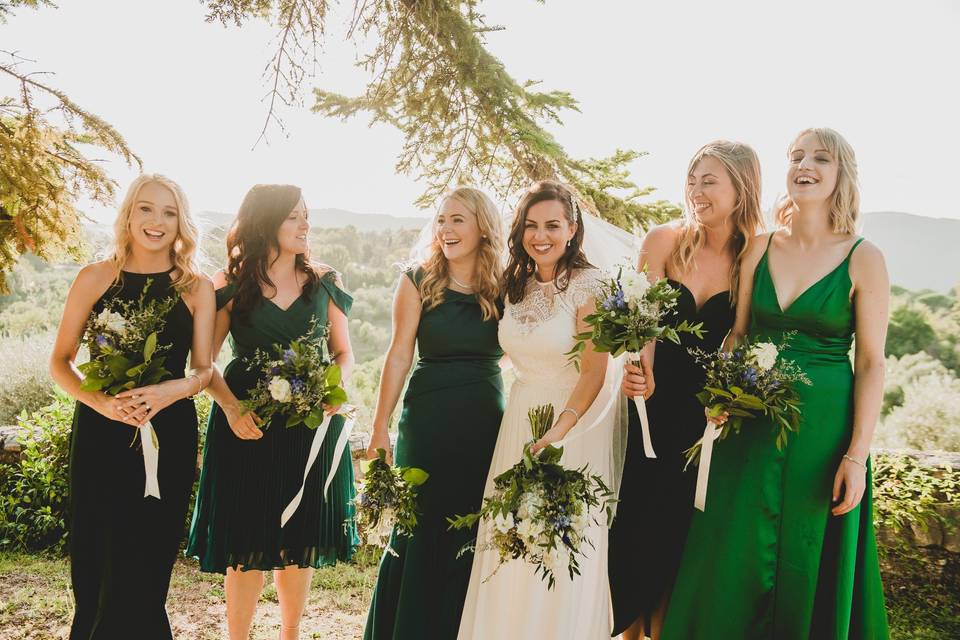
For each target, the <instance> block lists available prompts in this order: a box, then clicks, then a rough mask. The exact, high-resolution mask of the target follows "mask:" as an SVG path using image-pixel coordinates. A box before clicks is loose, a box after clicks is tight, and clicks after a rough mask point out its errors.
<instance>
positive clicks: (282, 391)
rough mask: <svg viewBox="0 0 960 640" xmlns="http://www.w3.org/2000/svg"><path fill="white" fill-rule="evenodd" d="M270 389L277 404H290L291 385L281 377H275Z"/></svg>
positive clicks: (271, 395)
mask: <svg viewBox="0 0 960 640" xmlns="http://www.w3.org/2000/svg"><path fill="white" fill-rule="evenodd" d="M268 388H269V389H270V397H271V398H273V399H274V400H276V401H277V402H290V398H291V394H290V383H289V382H287V381H286V380H284V379H283V378H281V377H280V376H274V378H273V380H271V381H270V386H269V387H268Z"/></svg>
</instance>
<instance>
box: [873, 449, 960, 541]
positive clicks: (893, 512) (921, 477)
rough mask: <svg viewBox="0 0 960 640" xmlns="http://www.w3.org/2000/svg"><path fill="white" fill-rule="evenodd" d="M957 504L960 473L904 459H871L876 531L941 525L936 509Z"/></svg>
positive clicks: (901, 457)
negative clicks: (938, 523) (935, 523)
mask: <svg viewBox="0 0 960 640" xmlns="http://www.w3.org/2000/svg"><path fill="white" fill-rule="evenodd" d="M943 504H960V471H954V470H953V469H952V468H951V467H949V466H944V467H943V468H941V469H931V468H929V467H925V466H923V465H921V464H920V463H919V462H918V461H917V460H916V459H915V458H913V457H911V456H908V455H891V454H886V453H880V454H877V455H875V456H873V512H874V513H873V521H874V524H875V525H876V527H877V528H880V529H890V530H892V531H904V530H909V529H911V528H915V529H922V530H926V529H927V527H928V526H929V525H930V523H931V522H940V523H944V522H945V521H944V519H943V516H942V515H941V514H940V513H939V512H938V511H937V509H936V507H937V506H939V505H943Z"/></svg>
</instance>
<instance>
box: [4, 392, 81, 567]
mask: <svg viewBox="0 0 960 640" xmlns="http://www.w3.org/2000/svg"><path fill="white" fill-rule="evenodd" d="M72 421H73V400H72V399H71V398H69V397H68V396H66V395H64V394H62V393H57V394H56V396H55V398H54V401H53V402H52V403H51V404H49V405H47V406H46V407H44V408H42V409H40V410H39V411H35V412H33V413H32V414H28V413H27V412H26V411H24V412H23V413H22V414H21V415H20V416H19V418H18V424H19V426H20V427H21V428H24V429H26V431H25V432H24V436H23V438H22V445H23V448H22V450H21V457H20V462H19V463H18V464H16V465H0V496H2V497H0V549H13V550H22V551H52V552H54V553H60V552H63V551H64V550H65V548H66V543H67V523H66V512H67V505H68V489H69V479H68V475H67V469H68V467H69V462H70V433H71V424H72Z"/></svg>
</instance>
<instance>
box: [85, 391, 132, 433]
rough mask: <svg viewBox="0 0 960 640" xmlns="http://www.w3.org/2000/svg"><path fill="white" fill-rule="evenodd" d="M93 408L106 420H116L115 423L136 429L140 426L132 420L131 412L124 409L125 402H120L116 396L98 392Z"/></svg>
mask: <svg viewBox="0 0 960 640" xmlns="http://www.w3.org/2000/svg"><path fill="white" fill-rule="evenodd" d="M92 407H93V409H94V411H96V412H97V413H99V414H100V415H102V416H103V417H104V418H107V419H109V420H114V421H115V422H122V423H124V424H127V425H130V426H131V427H134V428H136V427H137V426H139V425H138V424H137V422H136V421H135V420H132V419H131V417H130V415H129V411H128V410H127V409H125V408H124V407H125V402H124V401H123V400H118V399H117V398H115V397H114V396H108V395H107V394H105V393H103V392H101V391H97V392H96V394H95V395H94V396H93V403H92Z"/></svg>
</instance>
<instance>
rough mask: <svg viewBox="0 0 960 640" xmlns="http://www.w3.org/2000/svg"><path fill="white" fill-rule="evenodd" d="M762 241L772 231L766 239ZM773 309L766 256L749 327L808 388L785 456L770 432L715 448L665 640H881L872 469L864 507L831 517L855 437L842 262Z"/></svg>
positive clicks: (883, 620) (754, 431)
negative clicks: (836, 484)
mask: <svg viewBox="0 0 960 640" xmlns="http://www.w3.org/2000/svg"><path fill="white" fill-rule="evenodd" d="M771 237H772V236H771ZM861 240H862V239H859V240H857V242H856V243H855V244H854V246H853V248H851V250H850V253H849V254H848V255H847V257H846V259H844V261H843V262H841V263H840V264H839V265H838V266H837V267H836V268H835V269H834V270H833V271H831V272H830V273H829V274H827V275H826V276H824V277H823V278H821V279H820V280H818V281H817V282H816V283H814V284H813V285H811V286H810V287H809V288H808V289H806V290H805V291H804V292H803V293H802V294H801V295H800V296H799V297H798V298H797V299H796V300H795V301H794V302H793V303H792V304H791V305H790V306H789V307H787V309H785V310H783V309H781V308H780V304H779V302H778V299H777V292H776V289H775V287H774V284H773V280H772V278H771V276H770V269H769V264H768V254H769V241H768V244H767V252H766V253H764V255H763V257H762V258H761V260H760V263H759V264H758V265H757V270H756V273H755V275H754V285H753V300H752V308H751V333H752V335H753V336H754V337H757V338H760V339H763V340H769V341H771V342H774V343H777V344H779V343H780V342H781V341H782V339H783V335H784V334H785V333H786V332H788V331H795V332H796V333H795V335H793V336H792V338H791V339H790V342H789V344H788V346H787V348H786V349H785V350H784V351H783V353H782V357H783V358H784V359H786V360H793V361H795V362H796V363H797V364H798V365H799V366H800V367H801V368H802V369H803V370H804V372H805V373H806V374H807V376H808V377H809V378H810V381H811V382H812V383H813V384H812V386H806V385H798V389H797V391H798V392H799V395H800V399H801V401H802V402H803V405H802V407H801V410H802V414H803V418H802V421H801V425H800V429H799V431H798V432H797V433H791V434H790V437H789V440H788V443H787V445H786V447H785V448H784V450H782V451H780V450H778V449H777V447H776V444H775V435H774V430H773V427H772V425H770V424H769V423H768V422H766V421H765V420H764V419H757V421H755V422H753V423H752V424H751V423H746V424H745V425H744V428H743V429H742V431H741V433H740V434H739V435H737V436H732V437H729V438H726V439H725V440H722V441H718V442H717V443H716V444H715V448H714V454H713V464H712V465H711V469H710V484H709V489H708V491H707V504H706V511H705V512H703V513H701V512H696V514H695V515H694V519H693V523H692V525H691V528H690V533H689V536H688V538H687V544H686V548H685V550H684V555H683V560H682V561H681V568H680V573H679V576H678V578H677V583H676V586H675V588H674V591H673V595H672V597H671V600H670V605H669V609H668V612H667V619H666V622H665V625H664V629H663V634H662V638H663V639H664V640H695V639H698V638H704V639H705V638H710V639H715V638H738V639H740V638H743V639H748V638H776V639H777V640H791V639H797V640H800V639H801V638H802V639H804V640H806V639H807V638H817V640H821V639H823V640H827V639H844V638H858V639H860V638H863V639H877V638H883V639H885V638H888V637H889V633H888V630H887V616H886V611H885V609H884V602H883V586H882V584H881V582H880V568H879V563H878V559H877V544H876V538H875V536H874V529H873V506H872V503H871V502H872V497H871V493H872V491H871V483H872V478H871V472H870V470H869V463H868V470H867V488H866V492H865V494H864V496H863V500H862V501H861V503H860V505H859V506H858V507H856V508H855V509H853V510H852V511H850V512H849V513H847V514H845V515H843V516H839V517H837V516H834V515H832V514H831V513H830V509H831V507H832V503H831V498H832V490H833V479H834V475H835V473H836V471H837V468H838V466H839V465H840V461H841V459H842V456H843V454H844V452H846V450H847V446H848V445H849V442H850V437H851V435H852V433H853V370H852V368H851V365H850V358H849V351H850V347H851V344H852V341H853V332H854V326H855V325H854V310H853V306H852V304H851V302H850V298H849V292H850V287H851V281H850V273H849V262H850V255H852V254H853V251H854V250H855V249H856V247H857V245H859V244H860V242H861Z"/></svg>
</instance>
